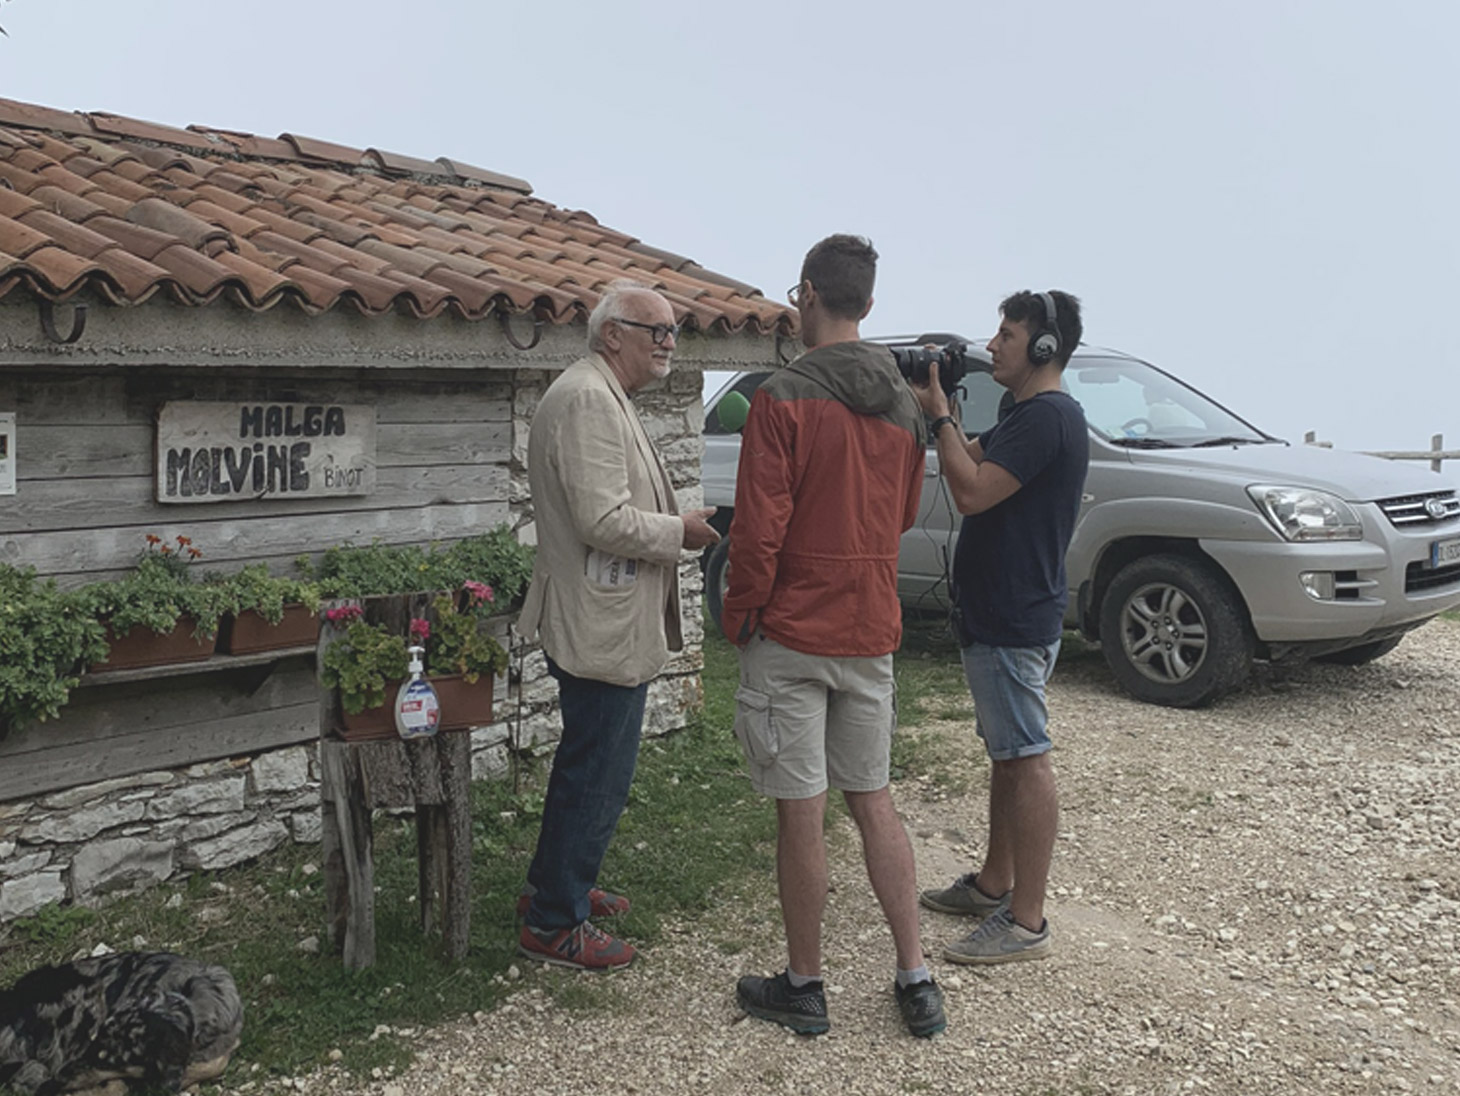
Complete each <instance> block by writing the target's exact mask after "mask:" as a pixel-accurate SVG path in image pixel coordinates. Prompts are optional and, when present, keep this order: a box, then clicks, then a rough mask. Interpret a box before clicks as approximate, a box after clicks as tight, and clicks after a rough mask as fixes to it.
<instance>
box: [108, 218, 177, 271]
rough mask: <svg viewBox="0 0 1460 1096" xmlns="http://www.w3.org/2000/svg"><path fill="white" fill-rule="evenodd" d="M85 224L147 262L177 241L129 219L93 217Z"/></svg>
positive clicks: (164, 233)
mask: <svg viewBox="0 0 1460 1096" xmlns="http://www.w3.org/2000/svg"><path fill="white" fill-rule="evenodd" d="M86 226H87V227H88V228H90V229H91V230H92V231H93V232H100V233H101V234H102V235H103V236H110V237H111V238H112V239H113V240H115V241H116V242H117V243H119V244H121V245H122V246H123V247H124V248H126V249H127V251H128V252H129V253H130V254H132V255H135V256H137V258H139V259H145V260H146V261H147V262H152V261H153V259H155V258H156V256H157V254H158V253H159V252H161V251H162V250H163V249H164V248H168V247H172V246H173V245H174V244H175V243H177V241H176V240H175V239H173V238H172V237H171V236H169V235H168V234H167V233H166V232H158V231H157V230H156V229H154V228H148V227H147V226H146V225H136V224H132V223H131V222H130V221H119V220H117V218H115V217H93V218H91V220H89V221H87V222H86Z"/></svg>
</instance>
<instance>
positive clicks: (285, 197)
mask: <svg viewBox="0 0 1460 1096" xmlns="http://www.w3.org/2000/svg"><path fill="white" fill-rule="evenodd" d="M623 277H628V278H632V279H634V280H635V281H640V282H643V283H645V284H648V285H653V286H654V287H655V288H657V289H659V290H660V291H661V292H662V293H664V295H665V296H666V297H667V298H668V299H669V301H670V302H671V303H672V304H673V306H674V310H675V315H676V318H678V319H679V320H680V321H681V322H687V323H689V324H690V325H691V326H694V327H698V328H700V329H701V330H716V331H740V330H748V331H751V332H754V333H760V334H765V333H772V332H775V333H781V334H792V333H794V331H795V313H794V312H792V311H791V310H789V309H787V308H786V307H785V306H784V305H779V304H776V303H774V302H771V301H768V300H767V299H766V298H765V297H764V296H763V295H762V294H761V293H760V291H759V290H757V289H755V288H754V287H752V286H749V285H746V284H744V283H743V282H737V281H735V280H734V279H732V278H727V277H725V276H723V275H721V274H716V273H713V272H712V271H709V270H706V269H704V268H703V267H701V266H700V265H699V264H697V263H695V262H694V261H693V260H691V259H687V258H685V257H684V256H682V255H677V254H675V253H674V252H672V251H666V250H663V249H661V248H657V247H651V246H649V245H648V244H645V243H642V242H641V241H639V240H637V239H635V238H634V237H633V236H629V235H626V234H625V233H622V232H617V231H615V230H613V229H610V228H607V227H605V226H603V225H600V224H599V223H598V222H597V220H595V219H594V218H593V217H592V216H591V215H590V214H588V213H584V212H582V211H580V210H565V209H559V208H558V207H557V206H554V205H550V204H549V203H547V202H544V201H542V200H541V199H540V198H536V197H534V196H533V195H532V188H531V186H529V185H528V184H527V183H526V182H524V181H523V180H521V179H516V178H513V177H512V176H509V175H501V174H498V173H496V172H493V171H487V170H484V169H482V168H477V167H472V166H471V165H469V164H463V163H461V162H460V161H456V160H450V159H447V158H446V157H441V158H440V159H437V160H434V161H433V160H422V159H418V158H416V157H413V156H403V155H400V154H398V153H394V152H387V151H384V150H382V149H376V148H370V149H355V148H350V147H347V146H345V145H339V144H334V143H332V142H329V141H322V140H318V139H315V138H312V137H303V136H299V135H296V134H292V133H285V134H281V135H280V136H279V137H278V138H268V137H256V136H254V135H252V134H248V133H234V132H230V131H227V130H212V129H206V128H203V127H199V126H189V127H188V128H187V129H177V128H174V127H172V126H166V125H158V124H155V123H151V122H143V121H138V120H136V119H133V118H124V117H121V116H118V115H115V114H106V113H92V114H82V113H70V112H67V111H60V110H53V109H51V108H48V107H41V106H35V105H33V104H29V103H17V102H14V101H12V100H9V99H0V297H4V296H5V295H6V294H8V293H10V292H11V291H12V290H15V289H17V288H18V287H24V288H26V289H29V290H30V291H31V292H33V293H35V294H37V295H39V296H41V297H44V298H47V299H50V300H54V301H60V300H65V299H67V298H69V297H71V296H74V295H75V294H77V293H79V292H81V291H82V290H83V289H85V290H90V291H92V292H95V293H97V294H100V295H101V296H102V297H103V298H104V299H107V300H110V301H112V302H113V303H115V304H139V303H141V302H142V301H145V300H147V299H148V298H150V297H151V296H153V295H154V294H156V293H165V294H167V295H168V296H170V297H171V298H173V299H174V300H176V301H178V302H180V303H183V304H191V305H201V304H206V303H208V302H209V301H212V300H215V299H217V298H218V297H219V296H225V297H227V298H229V299H231V300H233V301H235V302H237V303H239V304H242V305H243V306H245V307H247V308H250V309H253V310H256V311H263V310H266V309H269V308H272V307H274V306H275V305H277V304H279V303H280V302H282V301H289V302H292V303H293V304H295V305H297V306H298V307H300V308H302V309H303V310H304V311H306V312H308V313H310V314H317V313H320V312H325V311H328V310H329V309H331V308H334V307H336V306H338V305H341V304H342V303H344V304H348V305H349V306H351V307H354V308H356V309H358V310H359V311H361V312H363V313H366V314H370V315H374V314H378V313H382V312H389V311H403V312H406V313H408V314H412V315H415V316H417V317H419V318H421V319H428V318H430V317H433V316H438V315H441V314H442V313H445V312H452V313H455V314H457V315H460V316H464V317H467V318H469V319H480V318H482V317H484V316H488V315H490V314H492V313H493V312H502V313H519V312H532V313H534V314H535V315H536V316H538V317H539V318H540V319H543V320H545V321H548V322H551V323H570V322H572V321H574V320H575V319H578V318H580V317H582V316H584V315H586V313H587V312H588V311H589V310H591V309H592V307H593V306H594V304H596V303H597V301H598V299H599V296H600V295H601V293H602V291H603V289H604V288H605V286H606V285H607V284H608V283H609V282H611V281H613V280H614V279H615V278H623Z"/></svg>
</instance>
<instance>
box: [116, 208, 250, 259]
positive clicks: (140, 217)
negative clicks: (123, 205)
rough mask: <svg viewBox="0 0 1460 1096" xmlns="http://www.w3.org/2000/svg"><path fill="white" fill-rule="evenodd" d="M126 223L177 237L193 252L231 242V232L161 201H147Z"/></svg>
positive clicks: (133, 212) (132, 213)
mask: <svg viewBox="0 0 1460 1096" xmlns="http://www.w3.org/2000/svg"><path fill="white" fill-rule="evenodd" d="M127 220H129V221H131V222H132V223H133V224H139V225H142V226H143V227H144V228H155V229H156V230H157V231H158V232H161V233H164V234H166V235H168V236H174V237H176V238H177V239H180V240H182V241H183V242H184V243H185V244H187V245H188V246H189V247H191V248H202V246H203V245H204V244H205V243H207V242H208V241H210V240H218V239H223V240H226V239H228V230H227V229H226V228H223V227H221V226H219V225H216V224H210V223H209V222H207V221H205V220H203V219H202V218H200V217H196V216H194V215H193V214H191V213H189V212H188V211H187V210H186V209H183V208H181V207H180V206H175V205H173V204H172V203H171V202H165V201H163V200H162V199H161V198H144V199H143V200H142V201H140V202H138V203H137V204H136V205H134V206H133V207H132V209H131V211H130V212H129V213H128V214H127Z"/></svg>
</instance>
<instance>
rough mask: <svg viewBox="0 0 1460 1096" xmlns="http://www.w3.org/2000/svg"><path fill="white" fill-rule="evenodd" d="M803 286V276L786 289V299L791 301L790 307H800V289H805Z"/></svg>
mask: <svg viewBox="0 0 1460 1096" xmlns="http://www.w3.org/2000/svg"><path fill="white" fill-rule="evenodd" d="M805 288H806V279H805V278H802V279H801V280H800V281H799V282H797V283H796V284H795V285H793V286H792V287H791V288H790V289H788V290H786V300H788V301H790V302H791V307H792V308H800V307H801V291H802V290H803V289H805Z"/></svg>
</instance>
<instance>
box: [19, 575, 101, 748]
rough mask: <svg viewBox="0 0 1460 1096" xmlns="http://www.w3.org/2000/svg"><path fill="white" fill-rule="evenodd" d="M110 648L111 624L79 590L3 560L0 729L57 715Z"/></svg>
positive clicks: (52, 717)
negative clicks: (60, 586) (108, 629)
mask: <svg viewBox="0 0 1460 1096" xmlns="http://www.w3.org/2000/svg"><path fill="white" fill-rule="evenodd" d="M106 652H107V644H106V630H105V629H104V628H103V627H102V626H101V624H100V623H98V622H97V620H96V618H95V616H93V615H92V613H91V612H90V610H89V607H88V606H87V605H86V603H85V601H84V599H83V598H81V597H80V596H79V595H78V594H77V593H75V592H67V591H62V590H60V589H58V588H57V586H56V583H55V580H54V579H44V580H42V579H40V578H37V577H36V573H35V570H34V569H33V568H29V567H27V568H24V569H20V568H16V567H11V566H9V565H7V564H0V734H4V733H5V731H6V729H8V728H16V729H18V728H20V727H23V726H25V725H26V724H28V723H32V722H38V721H44V720H47V719H54V718H55V717H56V715H57V714H58V713H59V712H60V709H61V706H62V705H64V704H65V703H66V701H67V700H69V699H70V696H71V690H72V689H73V688H75V686H76V684H77V682H78V681H80V679H81V673H82V671H83V670H84V669H85V668H86V665H87V664H88V663H90V662H94V661H96V660H98V659H101V658H105V657H106Z"/></svg>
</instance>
